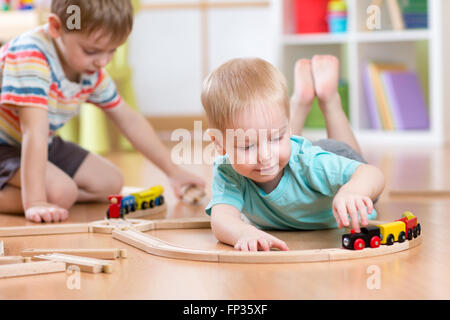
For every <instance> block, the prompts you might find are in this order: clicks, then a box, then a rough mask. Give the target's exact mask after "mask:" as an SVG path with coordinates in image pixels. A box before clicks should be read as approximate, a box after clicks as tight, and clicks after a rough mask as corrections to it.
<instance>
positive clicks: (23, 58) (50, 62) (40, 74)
mask: <svg viewBox="0 0 450 320" xmlns="http://www.w3.org/2000/svg"><path fill="white" fill-rule="evenodd" d="M121 101H122V99H121V97H120V95H119V94H118V92H117V89H116V86H115V84H114V82H113V81H112V79H111V78H110V77H109V75H108V74H107V73H106V71H105V70H103V69H102V70H100V71H98V72H96V73H94V74H82V75H81V77H80V82H79V83H75V82H72V81H70V80H69V79H67V78H66V76H65V74H64V71H63V68H62V66H61V63H60V60H59V58H58V54H57V52H56V48H55V46H54V44H53V41H52V40H51V38H50V36H49V34H48V25H44V26H41V27H38V28H36V29H34V30H32V31H30V32H27V33H25V34H23V35H21V36H19V37H17V38H15V39H14V40H12V41H10V42H9V43H7V44H5V45H4V46H3V47H1V48H0V144H7V145H15V146H19V145H20V143H21V141H22V134H21V131H20V121H19V116H18V113H19V112H18V108H20V107H24V106H26V107H35V108H41V109H44V110H47V111H48V119H49V127H50V128H49V129H50V136H49V143H50V142H51V141H52V137H53V135H54V132H55V131H56V130H58V129H59V128H61V127H62V126H64V125H65V124H66V123H67V122H68V121H69V120H70V119H71V118H72V117H74V116H76V115H77V114H78V113H79V110H80V107H81V104H82V103H83V102H89V103H92V104H94V105H96V106H97V107H99V108H101V109H103V110H105V111H106V110H111V109H113V108H115V107H117V106H119V105H120V103H121Z"/></svg>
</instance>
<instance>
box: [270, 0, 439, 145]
mask: <svg viewBox="0 0 450 320" xmlns="http://www.w3.org/2000/svg"><path fill="white" fill-rule="evenodd" d="M442 2H443V0H428V15H429V19H428V24H429V28H428V29H407V30H402V31H394V30H392V27H391V23H390V16H389V13H388V11H387V8H386V7H385V5H383V6H382V7H381V29H380V30H375V31H368V30H367V29H366V24H365V23H366V19H367V13H366V10H367V7H368V6H369V5H370V4H371V3H372V1H371V0H347V6H348V9H347V11H348V27H347V32H346V33H342V34H332V33H323V34H294V32H293V31H294V25H293V22H294V13H293V0H282V1H274V6H275V8H276V11H277V16H278V17H279V23H278V24H277V25H278V34H279V38H278V49H279V50H278V53H277V61H278V67H279V68H280V69H281V70H282V71H283V72H284V74H285V75H286V76H287V78H288V81H289V84H290V90H291V91H292V85H293V68H294V65H295V61H296V60H297V59H299V58H311V57H312V56H313V55H314V54H333V55H335V56H337V57H338V58H339V60H340V62H341V75H340V76H341V78H342V79H345V80H346V81H347V82H348V85H349V109H350V121H351V124H352V127H353V129H354V130H355V133H356V135H357V138H358V140H359V141H360V143H370V144H382V145H415V144H418V143H424V144H432V145H440V144H442V143H444V140H445V139H444V132H443V115H444V108H443V94H444V91H443V88H444V86H443V71H442V69H443V51H442V50H443V46H442V14H443V13H442V9H443V3H442ZM424 48H425V49H424ZM371 60H375V61H376V60H378V61H391V62H398V63H404V64H406V65H407V66H408V68H409V69H410V70H414V71H416V72H419V73H420V75H421V79H425V81H423V82H422V86H423V89H424V91H425V93H426V97H427V100H428V101H427V104H428V107H429V116H430V129H429V130H424V131H409V130H407V131H406V130H405V131H385V130H373V129H370V125H369V118H368V115H367V111H366V110H367V109H366V105H365V96H364V89H363V85H362V79H361V67H362V66H363V65H364V63H365V62H367V61H371ZM424 64H425V66H424ZM304 134H305V136H307V137H309V138H311V139H317V138H324V137H326V133H325V130H320V129H315V130H312V129H307V130H305V133H304Z"/></svg>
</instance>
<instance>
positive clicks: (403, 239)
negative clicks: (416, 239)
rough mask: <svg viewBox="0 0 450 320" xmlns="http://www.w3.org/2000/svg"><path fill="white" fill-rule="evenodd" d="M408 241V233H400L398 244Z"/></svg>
mask: <svg viewBox="0 0 450 320" xmlns="http://www.w3.org/2000/svg"><path fill="white" fill-rule="evenodd" d="M405 240H406V233H405V232H404V231H402V232H400V233H399V235H398V242H400V243H402V242H405Z"/></svg>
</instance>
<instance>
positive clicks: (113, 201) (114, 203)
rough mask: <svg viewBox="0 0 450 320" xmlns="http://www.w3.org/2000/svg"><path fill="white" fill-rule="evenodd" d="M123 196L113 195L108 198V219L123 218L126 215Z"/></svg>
mask: <svg viewBox="0 0 450 320" xmlns="http://www.w3.org/2000/svg"><path fill="white" fill-rule="evenodd" d="M122 199H123V196H120V195H113V196H109V197H108V201H109V207H108V209H107V210H106V217H107V218H108V219H110V218H123V216H124V215H125V209H124V208H122V205H121V202H122Z"/></svg>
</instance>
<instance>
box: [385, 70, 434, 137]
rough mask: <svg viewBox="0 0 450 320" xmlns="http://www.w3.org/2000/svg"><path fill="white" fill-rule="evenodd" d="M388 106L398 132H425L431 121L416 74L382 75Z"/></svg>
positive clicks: (394, 72) (386, 73) (392, 73)
mask: <svg viewBox="0 0 450 320" xmlns="http://www.w3.org/2000/svg"><path fill="white" fill-rule="evenodd" d="M381 79H382V82H383V87H384V90H385V92H386V97H387V101H388V105H389V107H390V109H391V111H392V117H393V120H394V123H395V127H396V128H397V129H398V130H425V129H429V127H430V119H429V116H428V110H427V106H426V102H425V97H424V94H423V91H422V87H421V85H420V81H419V79H418V77H417V74H416V73H415V72H411V71H405V72H396V71H387V72H382V73H381Z"/></svg>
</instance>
